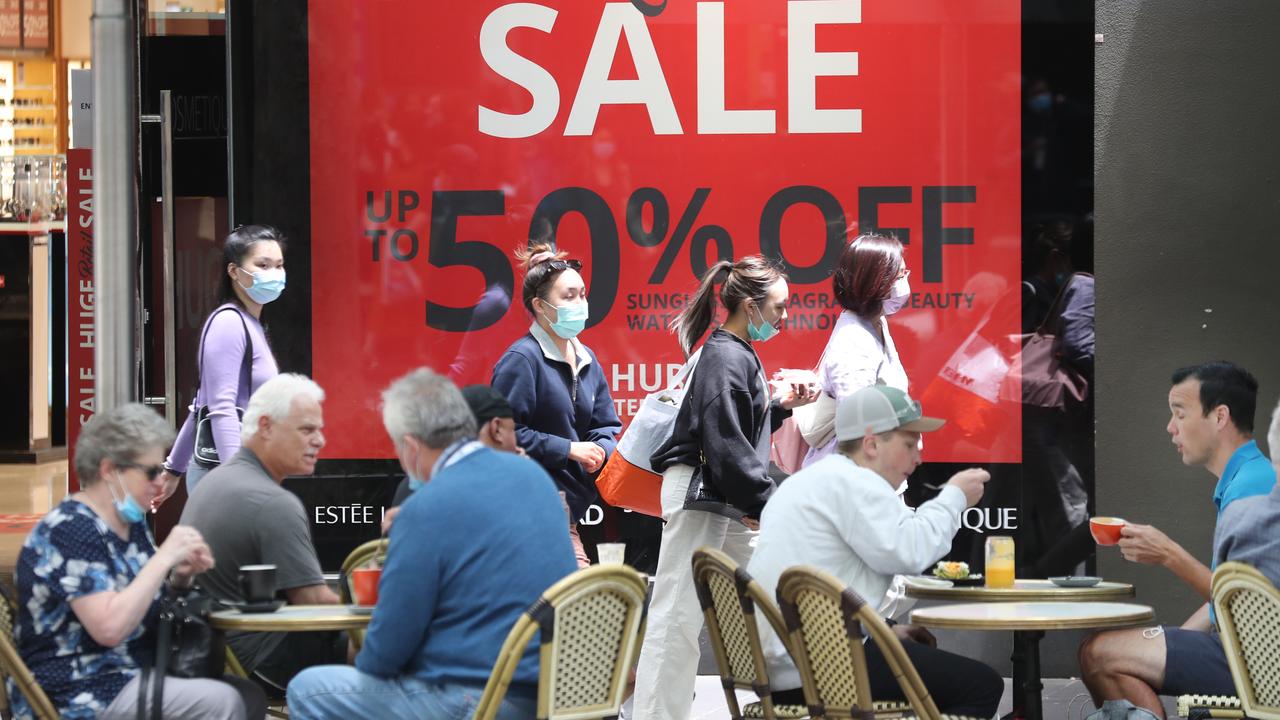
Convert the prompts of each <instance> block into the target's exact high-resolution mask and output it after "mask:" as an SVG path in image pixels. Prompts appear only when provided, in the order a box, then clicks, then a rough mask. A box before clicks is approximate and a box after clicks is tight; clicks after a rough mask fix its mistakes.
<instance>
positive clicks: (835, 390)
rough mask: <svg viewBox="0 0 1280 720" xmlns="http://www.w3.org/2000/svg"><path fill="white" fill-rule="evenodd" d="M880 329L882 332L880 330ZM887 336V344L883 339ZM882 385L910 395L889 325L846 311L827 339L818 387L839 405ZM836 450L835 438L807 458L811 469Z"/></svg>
mask: <svg viewBox="0 0 1280 720" xmlns="http://www.w3.org/2000/svg"><path fill="white" fill-rule="evenodd" d="M877 328H879V333H877V332H876V329H877ZM881 336H883V337H884V342H881V341H880V337H881ZM877 382H882V383H884V384H885V385H888V386H889V387H895V388H897V389H899V390H901V391H902V392H907V371H906V368H904V367H903V366H902V358H900V357H898V349H897V348H896V347H894V344H893V336H892V335H890V334H889V323H888V321H886V320H885V319H884V318H883V317H879V318H876V319H874V320H865V319H863V318H861V317H858V316H857V315H854V314H853V313H851V312H849V311H848V310H845V311H844V312H842V313H840V317H839V318H837V319H836V326H835V327H834V328H832V330H831V337H830V338H828V339H827V347H826V349H825V350H823V351H822V361H821V362H820V363H819V365H818V385H819V386H820V387H821V388H822V391H823V392H825V393H826V394H827V395H829V396H831V397H832V398H834V399H835V401H836V402H840V400H842V399H844V398H847V397H849V396H850V395H852V394H854V393H856V392H857V391H859V390H861V389H862V388H864V387H867V386H868V385H875V384H876V383H877ZM835 447H836V441H835V440H834V439H832V440H831V441H830V442H828V443H827V444H826V445H823V446H822V447H820V448H811V449H810V450H809V452H808V454H806V455H805V458H804V465H805V466H806V467H807V466H809V465H812V464H813V463H815V462H817V461H819V460H821V459H822V458H824V457H826V456H828V455H830V454H831V453H832V452H833V451H834V450H835Z"/></svg>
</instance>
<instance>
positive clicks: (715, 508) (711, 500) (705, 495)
mask: <svg viewBox="0 0 1280 720" xmlns="http://www.w3.org/2000/svg"><path fill="white" fill-rule="evenodd" d="M684 509H685V510H702V511H703V512H709V513H715V514H717V515H723V516H725V517H727V518H729V519H730V520H741V519H742V517H743V516H744V515H745V514H746V513H744V512H742V511H741V510H739V509H738V508H736V507H734V506H733V505H732V504H730V503H729V501H728V500H727V499H726V498H725V496H724V493H722V492H720V490H719V488H717V487H716V484H715V481H714V480H713V479H712V477H711V467H710V466H709V465H707V463H706V460H705V459H703V462H701V463H699V464H698V466H697V467H695V468H694V469H693V476H692V477H690V478H689V490H688V492H687V493H686V494H685V497H684Z"/></svg>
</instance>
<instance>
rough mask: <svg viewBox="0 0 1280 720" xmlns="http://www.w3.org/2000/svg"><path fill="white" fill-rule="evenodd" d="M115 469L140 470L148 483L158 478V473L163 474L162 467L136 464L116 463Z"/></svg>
mask: <svg viewBox="0 0 1280 720" xmlns="http://www.w3.org/2000/svg"><path fill="white" fill-rule="evenodd" d="M116 467H117V468H119V469H121V470H141V471H142V472H143V474H145V475H146V476H147V481H148V482H150V481H152V480H155V479H156V478H158V477H160V473H162V472H164V465H139V464H138V463H118V464H117V465H116Z"/></svg>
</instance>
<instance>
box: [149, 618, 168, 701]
mask: <svg viewBox="0 0 1280 720" xmlns="http://www.w3.org/2000/svg"><path fill="white" fill-rule="evenodd" d="M157 631H158V632H157V635H158V638H157V641H156V662H155V671H154V672H153V673H152V678H151V681H152V682H153V683H154V686H153V687H152V689H151V720H162V718H161V709H162V708H163V706H164V676H165V673H166V672H167V671H168V669H169V651H170V645H171V644H172V640H173V609H172V608H169V607H166V601H161V606H160V623H159V627H158V628H157Z"/></svg>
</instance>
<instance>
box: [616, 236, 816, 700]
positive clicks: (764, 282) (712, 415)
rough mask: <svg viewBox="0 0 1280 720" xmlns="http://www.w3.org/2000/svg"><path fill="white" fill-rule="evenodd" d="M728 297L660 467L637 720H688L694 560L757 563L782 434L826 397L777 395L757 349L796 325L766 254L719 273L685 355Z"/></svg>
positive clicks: (686, 317) (686, 328) (679, 331)
mask: <svg viewBox="0 0 1280 720" xmlns="http://www.w3.org/2000/svg"><path fill="white" fill-rule="evenodd" d="M717 288H718V290H717ZM717 297H718V298H719V304H720V305H723V306H724V309H725V312H726V313H727V317H725V319H724V321H723V322H722V323H721V324H720V326H719V327H718V328H716V329H715V330H714V331H712V333H711V334H710V335H709V336H708V337H707V339H706V341H705V342H704V343H703V344H702V350H701V355H700V357H699V359H698V364H697V367H696V368H695V369H694V371H693V377H692V379H690V381H689V385H688V388H687V389H686V392H685V396H684V402H683V404H682V405H681V406H680V412H679V413H678V414H677V415H676V422H675V428H674V430H673V431H672V433H671V439H670V440H668V441H667V442H666V444H664V445H663V446H662V447H661V448H659V449H658V451H657V452H656V453H654V455H653V458H652V461H653V468H654V470H658V471H661V472H662V473H663V474H662V517H663V519H664V520H666V525H665V526H664V527H663V530H662V549H661V551H660V553H659V555H658V570H657V573H656V579H655V583H654V590H653V598H652V600H651V601H650V603H649V621H648V629H647V631H646V632H645V638H644V647H643V648H642V649H641V652H640V666H639V668H638V670H637V673H636V700H635V716H636V717H642V718H661V719H665V720H680V719H682V718H685V717H688V715H689V708H690V706H691V704H692V702H693V683H694V679H695V677H696V675H697V669H698V633H699V632H700V631H701V629H702V611H701V609H700V608H699V605H698V599H697V594H696V593H695V591H694V586H693V574H692V573H690V572H689V563H690V561H691V559H692V557H693V551H694V550H696V549H697V548H699V547H703V546H710V547H713V548H717V549H720V550H723V551H724V552H725V553H727V554H728V555H729V556H730V557H732V558H733V559H734V560H736V561H737V562H738V563H740V564H742V565H746V563H747V561H748V560H749V559H750V558H751V541H752V539H753V538H754V536H755V532H754V531H755V530H756V529H757V528H759V518H760V512H761V510H763V509H764V504H765V502H766V501H767V500H768V499H769V496H770V495H771V494H772V493H773V490H774V484H773V481H772V480H771V479H770V478H769V474H768V468H769V445H770V436H771V435H772V434H773V431H774V430H776V429H777V428H778V426H779V425H780V424H781V423H782V421H783V420H784V419H786V418H787V416H789V415H790V414H791V409H792V408H794V407H798V406H800V405H803V404H805V403H808V402H812V400H813V397H814V396H813V394H812V392H811V391H810V389H809V388H808V387H807V386H804V385H797V386H792V387H790V388H788V389H787V390H785V391H784V392H783V393H782V394H781V395H780V396H779V397H776V398H775V397H771V396H770V390H769V383H768V382H767V380H766V377H767V376H766V374H765V370H764V366H763V365H762V364H761V363H760V358H759V357H758V356H757V355H756V351H755V348H754V344H755V343H759V342H764V341H766V340H769V339H770V338H772V337H773V336H775V335H777V334H778V332H779V328H780V327H781V325H782V322H783V321H784V320H785V319H786V317H787V298H788V297H789V296H788V291H787V280H786V277H785V276H784V275H783V274H782V272H781V271H780V270H779V269H778V268H777V267H776V266H775V265H773V263H771V262H770V261H768V260H766V259H765V258H763V257H760V256H758V255H752V256H749V257H745V258H742V259H741V260H739V261H737V262H728V261H721V262H719V263H716V264H715V265H713V266H712V267H710V268H708V269H707V272H706V273H705V274H704V275H703V276H702V283H701V285H700V287H699V288H698V291H697V293H696V294H695V295H694V297H693V299H692V300H691V301H690V302H689V304H688V305H687V306H686V307H685V309H684V311H683V312H681V313H680V315H679V317H677V318H676V320H675V321H674V322H673V323H672V329H673V330H674V331H675V333H676V336H677V338H678V339H679V341H680V347H681V349H682V350H684V352H685V355H689V354H690V353H691V352H692V350H693V347H694V345H695V344H697V342H698V340H699V339H700V338H701V337H702V335H703V333H705V332H706V331H707V330H708V329H709V328H710V327H711V325H712V322H713V321H714V320H715V319H716V316H717V311H718V310H719V307H718V305H717V302H716V300H717ZM695 476H696V477H695ZM699 488H703V492H699ZM706 490H709V491H710V492H709V493H708V492H706ZM708 496H710V497H708Z"/></svg>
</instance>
